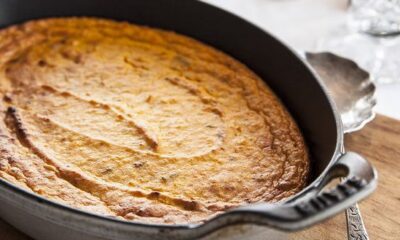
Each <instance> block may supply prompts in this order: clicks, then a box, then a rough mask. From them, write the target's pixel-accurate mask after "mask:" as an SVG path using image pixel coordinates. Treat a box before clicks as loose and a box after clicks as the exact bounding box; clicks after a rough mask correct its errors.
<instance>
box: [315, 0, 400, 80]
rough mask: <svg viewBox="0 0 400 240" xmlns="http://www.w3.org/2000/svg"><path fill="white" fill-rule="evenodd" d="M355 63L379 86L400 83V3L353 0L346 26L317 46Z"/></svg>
mask: <svg viewBox="0 0 400 240" xmlns="http://www.w3.org/2000/svg"><path fill="white" fill-rule="evenodd" d="M317 50H318V51H330V52H334V53H337V54H339V55H342V56H344V57H347V58H350V59H352V60H354V61H356V62H357V63H358V64H359V65H360V66H361V67H363V68H365V69H366V70H368V71H369V72H370V74H371V76H372V78H373V80H374V81H375V82H377V83H394V82H400V0H351V1H350V6H349V10H348V20H347V26H343V27H342V28H338V29H336V30H335V31H333V32H332V33H331V34H329V35H328V36H327V37H325V38H324V39H321V40H320V41H318V43H317Z"/></svg>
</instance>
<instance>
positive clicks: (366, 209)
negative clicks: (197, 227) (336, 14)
mask: <svg viewBox="0 0 400 240" xmlns="http://www.w3.org/2000/svg"><path fill="white" fill-rule="evenodd" d="M345 146H346V149H347V150H350V151H355V152H357V153H360V154H361V155H363V156H365V157H366V158H367V159H368V160H369V161H371V162H372V164H373V165H374V166H375V167H376V168H377V169H378V173H379V184H378V189H377V191H375V193H374V194H373V195H372V196H371V197H369V198H368V199H367V200H365V201H363V202H362V203H361V204H360V209H361V212H362V215H363V219H364V223H365V225H366V228H367V230H368V234H369V236H370V238H371V239H393V240H394V239H400V209H399V207H400V121H397V120H394V119H391V118H388V117H384V116H379V115H378V116H377V118H376V119H375V120H374V121H373V122H372V123H369V124H368V125H367V126H366V127H365V128H364V129H363V130H361V131H359V132H356V133H352V134H350V135H347V136H346V138H345ZM346 238H347V236H346V219H345V214H344V213H343V214H339V215H338V216H336V217H334V218H332V219H330V220H328V221H326V222H324V223H321V224H319V225H317V226H314V227H312V228H309V229H307V230H304V231H301V232H298V233H294V234H291V235H290V239H304V240H305V239H307V240H309V239H310V240H312V239H318V240H319V239H340V240H343V239H346ZM0 239H7V240H32V239H31V238H29V237H27V236H25V235H24V234H22V233H20V232H19V231H18V230H16V229H15V228H13V227H12V226H10V225H8V224H7V223H5V222H4V221H2V220H0ZM38 240H40V239H38Z"/></svg>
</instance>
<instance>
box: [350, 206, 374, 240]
mask: <svg viewBox="0 0 400 240" xmlns="http://www.w3.org/2000/svg"><path fill="white" fill-rule="evenodd" d="M346 221H347V238H348V239H349V240H369V237H368V233H367V230H366V229H365V226H364V222H363V220H362V217H361V212H360V209H359V208H358V204H357V203H356V204H354V205H353V206H350V207H349V208H347V209H346Z"/></svg>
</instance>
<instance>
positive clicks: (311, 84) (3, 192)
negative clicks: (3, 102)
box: [0, 0, 377, 240]
mask: <svg viewBox="0 0 400 240" xmlns="http://www.w3.org/2000/svg"><path fill="white" fill-rule="evenodd" d="M243 2H244V3H243V4H245V1H243ZM57 16H96V17H103V18H109V19H114V20H124V21H129V22H132V23H136V24H142V25H148V26H152V27H158V28H162V29H167V30H172V31H176V32H178V33H181V34H184V35H188V36H191V37H193V38H195V39H198V40H200V41H202V42H205V43H207V44H209V45H211V46H214V47H216V48H217V49H220V50H222V51H224V52H226V53H227V54H229V55H231V56H233V57H235V58H236V59H238V60H240V61H241V62H243V63H244V64H246V65H247V66H248V67H249V68H251V69H252V70H253V71H254V72H256V73H257V74H258V75H259V76H260V77H261V78H262V79H264V80H265V82H266V83H267V84H268V85H269V86H270V87H271V88H272V89H273V90H274V91H275V92H276V94H277V95H278V96H279V98H280V99H281V100H282V101H283V103H284V104H285V105H286V107H287V108H288V109H289V111H290V113H291V114H292V115H293V117H294V118H295V120H296V121H297V123H298V124H299V126H300V128H301V130H302V132H303V134H304V136H305V138H306V141H307V144H308V146H309V149H310V153H311V156H312V164H313V176H314V178H313V179H312V180H313V181H312V182H311V183H310V184H309V186H308V187H307V188H306V189H304V190H303V191H302V192H300V193H299V194H297V195H296V196H294V197H293V198H291V199H288V200H286V201H285V202H282V203H280V204H274V205H271V204H266V203H260V204H253V205H248V206H244V207H241V208H239V209H234V210H231V211H229V212H227V213H225V214H222V215H220V216H218V217H216V218H214V219H211V220H208V221H206V222H205V223H201V224H189V225H173V226H171V225H169V226H167V225H153V224H138V223H132V222H127V221H121V220H116V219H112V218H107V217H103V216H98V215H94V214H91V213H87V212H83V211H79V210H75V209H72V208H69V207H67V206H63V205H60V204H58V203H54V202H51V201H48V200H46V199H43V198H42V197H40V196H38V195H34V194H32V193H28V192H25V191H24V190H21V189H19V188H17V187H15V186H13V185H11V184H9V183H7V182H5V181H3V180H0V216H1V217H2V218H4V219H5V220H6V221H8V222H10V223H11V224H13V225H14V226H16V227H17V228H19V229H20V230H21V231H23V232H25V233H27V234H28V235H30V236H32V237H35V238H36V239H65V240H66V239H82V240H90V239H165V238H170V239H186V238H188V239H191V238H197V237H199V236H204V235H207V234H209V233H210V232H212V231H214V230H216V229H219V228H222V227H225V226H228V225H233V224H242V223H252V224H253V223H254V224H258V225H265V226H267V227H269V228H270V229H279V230H282V231H294V230H298V229H302V228H305V227H308V226H311V225H313V224H316V223H318V222H320V221H322V220H324V219H326V218H328V217H331V216H333V215H334V214H336V213H339V212H341V211H343V210H344V209H345V208H347V207H349V206H350V205H352V204H354V203H355V202H357V201H359V200H361V199H362V198H364V197H366V196H367V195H368V194H370V193H371V192H372V191H373V190H374V188H375V186H376V182H377V180H376V173H375V170H374V169H373V167H372V166H371V165H370V164H369V163H368V162H367V161H366V160H364V159H363V158H362V157H360V156H359V155H357V154H355V153H346V152H345V151H344V148H343V128H342V125H341V122H340V118H339V117H340V116H339V114H338V112H337V111H336V109H335V106H334V104H333V103H332V101H331V100H330V99H329V97H328V95H327V93H326V91H325V90H324V87H323V86H322V85H321V82H320V81H319V80H318V78H317V77H316V75H315V74H314V73H313V71H312V70H310V68H309V67H308V66H307V64H306V63H305V62H304V61H303V60H301V59H300V58H299V57H298V56H297V55H296V54H295V53H294V52H293V51H292V50H290V49H289V48H288V47H287V46H285V45H284V44H282V43H281V42H280V41H278V40H277V39H275V38H274V37H272V36H271V35H270V34H268V33H266V32H264V31H263V30H261V29H259V28H257V27H256V26H254V25H252V24H250V23H248V22H246V21H245V20H243V19H241V18H239V17H237V16H235V15H232V14H230V13H228V12H225V11H223V10H221V9H218V8H216V7H213V6H210V5H208V4H205V3H202V2H199V1H193V0H114V1H112V0H68V1H61V0H60V1H56V0H29V1H28V0H0V27H1V28H4V27H7V26H10V25H13V24H17V23H22V22H24V21H27V20H32V19H39V18H46V17H57ZM0 57H1V56H0ZM338 176H345V177H347V180H346V181H344V182H342V183H340V184H337V185H336V186H335V187H334V188H333V189H332V190H330V191H326V190H322V191H321V189H322V188H323V187H324V186H325V185H326V183H327V182H328V181H329V180H330V179H332V178H333V177H338Z"/></svg>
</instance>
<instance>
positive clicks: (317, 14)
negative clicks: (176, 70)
mask: <svg viewBox="0 0 400 240" xmlns="http://www.w3.org/2000/svg"><path fill="white" fill-rule="evenodd" d="M203 1H204V2H208V3H211V4H214V5H217V6H219V7H221V8H224V9H226V10H228V11H230V12H233V13H235V14H237V15H239V16H241V17H243V18H245V19H247V20H248V21H250V22H253V23H255V24H256V25H258V26H260V27H262V28H264V29H266V30H267V31H268V32H270V33H272V34H273V35H275V36H276V37H278V38H279V39H280V40H282V41H284V42H286V43H287V44H288V45H290V46H292V47H293V48H295V49H299V50H309V51H312V50H314V49H315V46H316V41H317V39H320V38H322V37H324V36H327V35H328V34H329V33H330V32H331V31H332V30H333V29H335V28H337V27H340V26H341V25H343V24H344V23H345V21H346V5H347V0H203ZM399 78H400V76H399ZM377 99H378V104H377V107H376V109H375V110H376V112H378V113H380V114H384V115H387V116H390V117H393V118H397V119H400V81H399V83H395V84H386V85H385V84H380V85H377Z"/></svg>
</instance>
